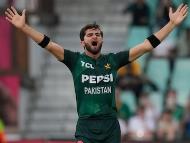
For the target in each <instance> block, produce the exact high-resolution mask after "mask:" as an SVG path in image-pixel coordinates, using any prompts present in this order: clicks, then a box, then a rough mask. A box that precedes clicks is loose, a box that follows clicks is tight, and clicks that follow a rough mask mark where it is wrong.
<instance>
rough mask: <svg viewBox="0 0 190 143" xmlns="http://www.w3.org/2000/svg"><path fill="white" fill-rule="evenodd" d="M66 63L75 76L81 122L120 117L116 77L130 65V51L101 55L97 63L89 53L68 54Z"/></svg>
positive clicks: (67, 51) (66, 53)
mask: <svg viewBox="0 0 190 143" xmlns="http://www.w3.org/2000/svg"><path fill="white" fill-rule="evenodd" d="M62 62H63V63H64V64H65V65H66V66H67V67H68V68H69V69H70V71H71V72H72V76H73V80H74V86H75V93H76V101H77V112H78V115H79V118H80V119H83V118H84V119H85V118H89V117H92V118H99V117H100V118H106V117H116V104H115V81H116V74H117V70H118V69H119V68H120V67H121V66H124V65H126V64H127V63H129V51H123V52H119V53H116V54H113V53H110V54H107V55H100V57H99V58H98V59H96V60H95V59H93V58H91V57H89V56H87V55H86V54H85V53H79V52H72V51H69V50H64V60H63V61H62Z"/></svg>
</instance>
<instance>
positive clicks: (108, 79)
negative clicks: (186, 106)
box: [82, 74, 113, 83]
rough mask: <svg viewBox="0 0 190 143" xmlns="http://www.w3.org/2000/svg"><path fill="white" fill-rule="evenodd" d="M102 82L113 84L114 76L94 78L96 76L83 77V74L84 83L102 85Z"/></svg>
mask: <svg viewBox="0 0 190 143" xmlns="http://www.w3.org/2000/svg"><path fill="white" fill-rule="evenodd" d="M101 81H103V82H113V75H112V74H107V75H104V76H103V75H99V76H94V75H83V74H82V83H84V82H89V83H100V82H101Z"/></svg>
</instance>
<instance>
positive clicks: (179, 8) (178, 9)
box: [177, 3, 184, 12]
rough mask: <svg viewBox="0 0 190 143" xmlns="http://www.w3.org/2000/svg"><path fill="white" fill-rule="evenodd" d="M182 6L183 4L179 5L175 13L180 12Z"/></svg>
mask: <svg viewBox="0 0 190 143" xmlns="http://www.w3.org/2000/svg"><path fill="white" fill-rule="evenodd" d="M183 5H184V4H183V3H182V4H180V6H179V7H178V8H177V11H178V12H180V11H181V9H182V7H183Z"/></svg>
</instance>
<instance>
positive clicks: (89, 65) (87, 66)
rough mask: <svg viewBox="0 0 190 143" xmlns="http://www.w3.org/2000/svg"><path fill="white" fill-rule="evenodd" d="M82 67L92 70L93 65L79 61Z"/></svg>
mask: <svg viewBox="0 0 190 143" xmlns="http://www.w3.org/2000/svg"><path fill="white" fill-rule="evenodd" d="M81 64H82V67H86V68H90V69H94V67H93V65H92V64H90V63H85V62H84V61H81Z"/></svg>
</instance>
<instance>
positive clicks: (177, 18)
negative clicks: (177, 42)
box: [129, 4, 188, 61]
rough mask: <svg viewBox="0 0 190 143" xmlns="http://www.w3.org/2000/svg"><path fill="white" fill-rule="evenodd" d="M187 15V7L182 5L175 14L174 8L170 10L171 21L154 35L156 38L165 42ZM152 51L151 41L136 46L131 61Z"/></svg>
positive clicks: (130, 57)
mask: <svg viewBox="0 0 190 143" xmlns="http://www.w3.org/2000/svg"><path fill="white" fill-rule="evenodd" d="M187 13H188V7H187V5H183V4H181V5H180V6H179V7H178V8H177V10H176V11H175V12H173V11H172V8H170V10H169V18H170V21H169V22H168V23H167V24H166V25H165V26H164V27H163V28H162V29H160V30H159V31H158V32H156V33H154V35H155V36H156V38H157V39H158V40H159V41H160V42H161V41H163V40H164V39H165V38H166V37H167V36H168V35H169V33H170V32H171V31H172V30H173V29H174V28H175V27H176V26H177V25H179V24H180V23H181V22H182V21H183V20H184V19H185V17H186V16H187ZM152 49H153V46H152V44H151V43H150V41H149V40H147V39H146V40H145V41H144V42H143V43H141V44H139V45H137V46H135V47H134V48H132V49H131V50H130V53H129V61H133V60H135V59H137V58H138V57H140V56H142V55H143V54H145V53H146V52H149V51H151V50H152Z"/></svg>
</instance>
